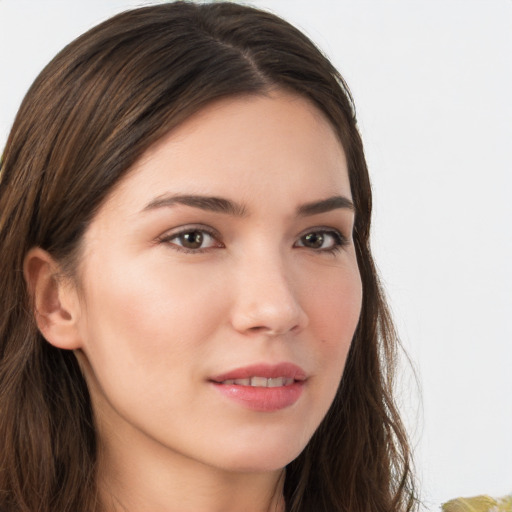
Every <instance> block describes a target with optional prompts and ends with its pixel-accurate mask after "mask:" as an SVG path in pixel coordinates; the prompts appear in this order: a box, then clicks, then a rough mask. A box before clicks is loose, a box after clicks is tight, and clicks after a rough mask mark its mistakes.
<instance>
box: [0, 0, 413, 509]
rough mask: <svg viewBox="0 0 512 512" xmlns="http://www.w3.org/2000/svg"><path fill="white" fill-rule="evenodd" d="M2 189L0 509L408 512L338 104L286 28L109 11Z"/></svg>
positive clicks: (382, 323)
mask: <svg viewBox="0 0 512 512" xmlns="http://www.w3.org/2000/svg"><path fill="white" fill-rule="evenodd" d="M1 169H2V171H1V181H0V246H1V248H2V249H1V250H2V261H1V263H0V265H1V268H2V271H1V272H2V279H3V281H4V287H3V290H2V292H1V307H0V311H1V321H0V340H1V367H0V368H1V371H0V393H1V395H0V410H1V420H0V439H1V441H0V442H1V443H2V462H1V465H2V466H1V469H2V471H1V472H0V488H1V490H2V492H1V493H0V503H1V505H0V509H1V510H2V511H31V512H34V511H36V510H37V511H50V510H51V511H82V510H83V511H84V512H85V511H88V512H90V511H93V510H94V511H118V510H123V511H124V510H126V511H140V510H151V511H159V510H162V511H175V510H176V511H178V510H179V511H181V512H183V511H208V512H213V511H217V510H222V511H231V510H233V511H235V510H236V511H239V510H244V511H248V512H251V511H266V510H272V511H284V510H286V511H321V510H324V511H329V512H331V511H335V510H339V511H355V510H372V511H373V510H375V511H399V510H400V511H401V510H412V509H414V508H415V498H414V494H413V484H412V476H411V468H410V455H409V450H408V445H407V439H406V435H405V433H404V430H403V427H402V424H401V422H400V418H399V415H398V413H397V411H396V409H395V406H394V403H393V399H392V393H391V391H392V373H393V358H394V351H395V348H396V338H395V336H394V333H393V329H392V324H391V322H390V319H389V316H388V313H387V310H386V306H385V302H384V299H383V297H382V294H381V291H380V288H379V284H378V280H377V276H376V273H375V269H374V266H373V263H372V258H371V253H370V249H369V227H370V212H371V192H370V185H369V179H368V174H367V170H366V164H365V160H364V154H363V149H362V145H361V140H360V137H359V134H358V131H357V127H356V120H355V116H354V109H353V105H352V100H351V97H350V94H349V92H348V89H347V87H346V85H345V83H344V82H343V79H342V78H341V77H340V76H339V74H338V73H337V71H336V70H335V69H334V68H333V67H332V65H331V64H330V63H329V62H328V60H327V59H326V58H325V57H324V56H323V55H322V54H321V53H320V52H319V51H318V50H317V49H316V48H315V47H314V45H313V44H312V43H311V42H310V41H309V40H308V39H307V38H306V37H305V36H304V35H303V34H301V33H300V32H299V31H297V30H296V29H294V28H293V27H291V26H290V25H289V24H287V23H286V22H284V21H283V20H280V19H279V18H277V17H275V16H273V15H270V14H268V13H264V12H260V11H258V10H255V9H251V8H248V7H241V6H236V5H233V4H210V5H194V4H189V3H181V2H178V3H174V4H164V5H159V6H153V7H147V8H142V9H137V10H134V11H129V12H126V13H123V14H120V15H118V16H116V17H114V18H112V19H110V20H108V21H107V22H105V23H103V24H101V25H99V26H97V27H95V28H93V29H92V30H90V31H89V32H88V33H86V34H84V35H83V36H81V37H80V38H78V39H77V40H76V41H74V42H73V43H71V44H70V45H69V46H67V47H66V48H65V49H64V50H63V51H62V52H61V53H60V54H59V55H57V56H56V57H55V59H54V60H53V61H52V62H51V63H50V64H49V65H48V66H47V67H46V68H45V70H43V72H42V73H41V75H40V76H39V77H38V78H37V79H36V81H35V83H34V84H33V86H32V88H31V89H30V91H29V92H28V94H27V96H26V98H25V100H24V102H23V104H22V106H21V108H20V111H19V113H18V116H17V118H16V120H15V123H14V126H13V128H12V132H11V134H10V137H9V139H8V142H7V147H6V149H5V152H4V155H3V159H2V166H1Z"/></svg>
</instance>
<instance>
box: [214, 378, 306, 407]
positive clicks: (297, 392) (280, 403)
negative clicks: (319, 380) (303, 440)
mask: <svg viewBox="0 0 512 512" xmlns="http://www.w3.org/2000/svg"><path fill="white" fill-rule="evenodd" d="M212 384H213V386H214V387H215V388H216V389H217V390H218V391H219V392H220V393H222V394H223V395H224V396H226V397H228V398H229V399H231V400H233V401H234V402H237V403H238V404H240V405H242V406H244V407H246V408H248V409H251V410H253V411H259V412H273V411H279V410H281V409H285V408H287V407H290V406H292V405H293V404H294V403H295V402H297V400H298V399H299V398H300V396H301V394H302V391H303V389H304V382H303V381H296V382H294V383H293V384H290V385H288V386H279V387H276V388H264V387H254V386H237V385H236V384H220V383H217V382H213V383H212Z"/></svg>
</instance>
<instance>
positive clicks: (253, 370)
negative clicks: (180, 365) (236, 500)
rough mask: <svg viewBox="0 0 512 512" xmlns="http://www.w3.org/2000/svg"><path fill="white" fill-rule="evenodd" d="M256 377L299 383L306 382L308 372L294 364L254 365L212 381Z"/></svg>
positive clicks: (232, 371)
mask: <svg viewBox="0 0 512 512" xmlns="http://www.w3.org/2000/svg"><path fill="white" fill-rule="evenodd" d="M254 376H258V377H265V378H267V379H274V378H277V377H285V378H287V379H294V380H298V381H303V380H306V372H305V371H304V370H303V369H302V368H301V367H300V366H297V365H296V364H293V363H279V364H275V365H273V364H253V365H250V366H245V367H243V368H237V369H235V370H231V371H229V372H226V373H223V374H221V375H217V376H215V377H212V378H211V379H210V380H212V381H213V382H217V383H220V382H224V381H225V380H235V379H247V378H248V377H254Z"/></svg>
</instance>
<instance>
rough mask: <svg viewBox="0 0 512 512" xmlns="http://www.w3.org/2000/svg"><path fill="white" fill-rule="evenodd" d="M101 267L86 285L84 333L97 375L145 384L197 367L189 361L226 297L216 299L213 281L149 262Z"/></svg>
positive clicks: (202, 344) (199, 348) (199, 350)
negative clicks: (101, 270) (113, 375)
mask: <svg viewBox="0 0 512 512" xmlns="http://www.w3.org/2000/svg"><path fill="white" fill-rule="evenodd" d="M114 263H115V264H114ZM103 268H104V272H102V273H101V274H99V273H98V274H96V275H94V277H93V279H91V280H90V281H89V282H88V283H86V284H87V286H86V302H87V305H88V307H87V310H86V317H85V318H84V332H83V339H84V352H85V353H86V355H87V357H88V359H89V360H90V363H91V366H92V367H93V369H94V371H95V373H97V376H98V378H101V375H100V374H102V375H104V376H105V377H104V378H105V380H107V379H109V375H110V374H115V375H116V376H117V377H118V378H122V379H123V380H125V381H128V385H129V383H130V382H134V381H135V376H137V377H138V379H137V380H138V381H139V384H140V385H144V383H146V382H147V383H148V384H151V383H152V381H155V380H158V379H160V380H161V379H163V380H164V381H165V380H169V379H170V378H171V375H173V376H177V375H179V374H180V373H182V372H184V371H185V369H186V368H189V369H190V368H193V366H191V364H190V361H194V360H197V358H198V356H199V355H201V354H203V355H204V351H205V350H207V346H206V347H205V345H207V338H208V336H211V335H212V333H214V332H215V329H216V328H218V325H219V318H220V317H221V316H222V311H223V310H224V305H223V303H222V300H215V301H212V294H213V293H214V292H215V290H216V289H217V283H216V282H215V280H212V279H211V278H210V279H209V280H208V279H201V275H198V270H197V269H194V272H193V273H192V272H187V271H185V272H184V271H183V269H181V271H180V272H176V271H173V267H172V265H168V266H165V265H161V264H157V263H155V262H153V261H151V260H149V261H148V260H145V261H142V260H141V261H140V264H139V263H138V262H137V260H135V261H131V262H126V263H125V262H122V263H120V262H119V261H118V260H116V262H112V263H111V264H109V262H106V263H105V262H104V266H103ZM119 269H123V270H122V272H120V270H119ZM192 274H194V275H192ZM89 275H91V276H93V273H92V272H91V273H90V274H89ZM198 283H201V286H199V285H198ZM171 370H172V371H171ZM139 377H140V378H139ZM109 380H110V379H109Z"/></svg>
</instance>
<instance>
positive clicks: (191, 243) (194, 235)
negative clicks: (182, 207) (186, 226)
mask: <svg viewBox="0 0 512 512" xmlns="http://www.w3.org/2000/svg"><path fill="white" fill-rule="evenodd" d="M177 238H178V240H179V241H180V245H181V246H182V247H185V248H186V249H200V248H201V246H202V245H203V241H204V235H203V233H202V232H201V231H189V232H188V233H182V234H181V235H179V236H178V237H177Z"/></svg>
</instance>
